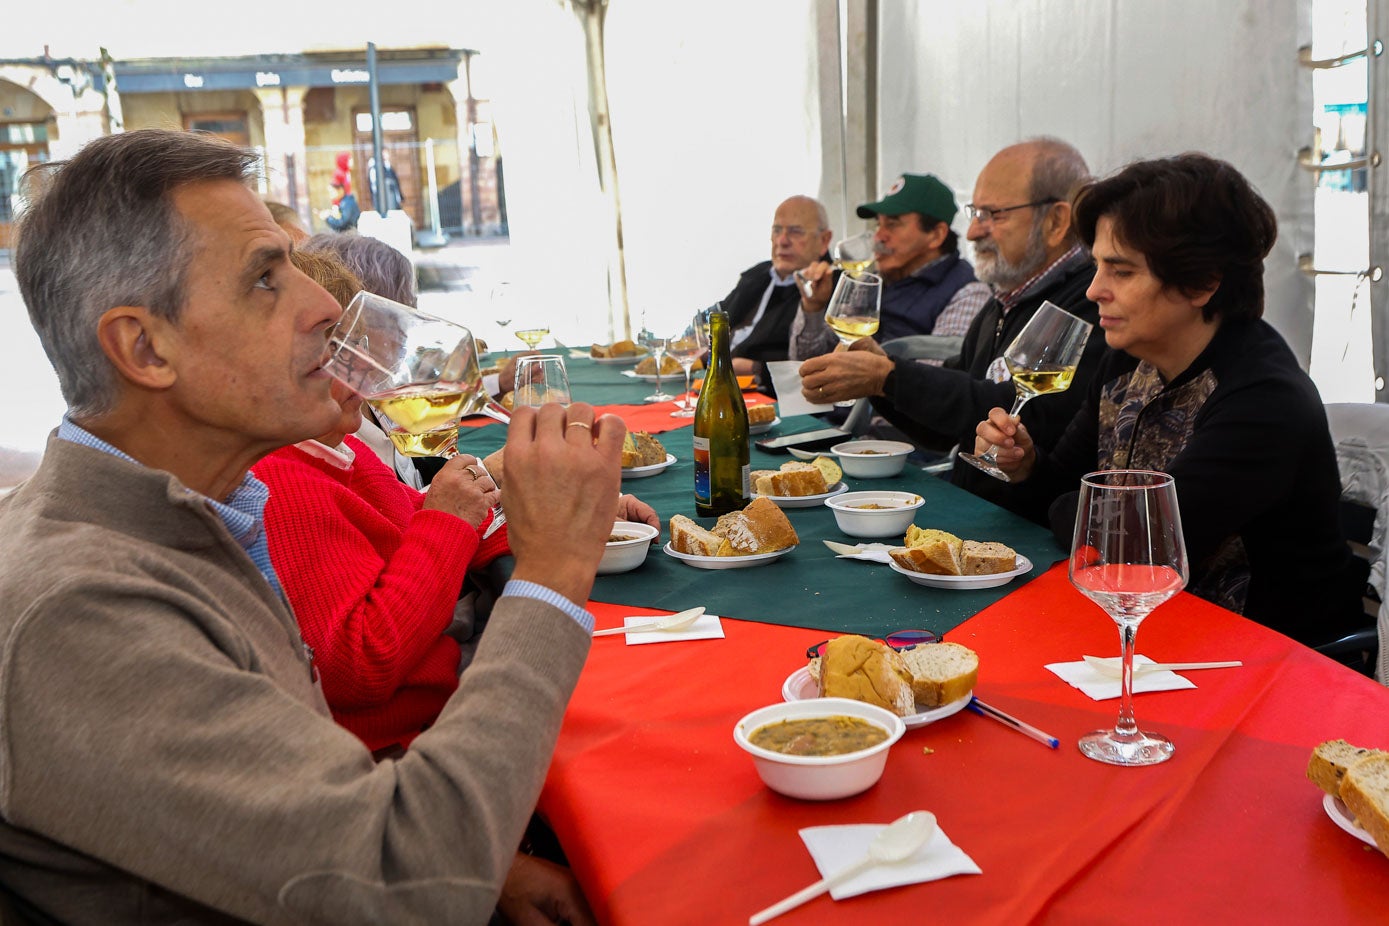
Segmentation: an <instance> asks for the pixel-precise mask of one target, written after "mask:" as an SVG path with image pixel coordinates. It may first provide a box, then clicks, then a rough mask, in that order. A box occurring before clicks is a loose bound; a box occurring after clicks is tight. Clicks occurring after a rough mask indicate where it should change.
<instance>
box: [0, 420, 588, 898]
mask: <svg viewBox="0 0 1389 926" xmlns="http://www.w3.org/2000/svg"><path fill="white" fill-rule="evenodd" d="M0 601H3V602H4V607H3V609H0V883H3V884H4V885H5V887H6V888H8V889H9V890H10V891H11V892H12V894H13V895H15V900H16V904H15V905H16V906H17V907H18V908H19V909H20V911H21V912H31V910H32V911H37V912H39V913H41V914H42V915H43V916H46V917H50V918H52V919H54V920H57V921H61V922H65V923H103V924H124V923H151V924H153V923H172V922H175V921H178V922H227V921H229V920H228V919H227V918H228V917H229V918H230V921H234V920H248V921H252V922H263V923H286V924H289V923H294V924H303V923H333V924H349V923H392V924H402V923H417V922H418V923H444V922H449V923H485V922H486V921H487V918H488V916H489V914H490V912H491V910H492V908H493V906H494V905H495V903H496V899H497V896H498V893H499V891H500V888H501V884H502V881H503V879H504V878H505V876H506V872H507V869H508V866H509V864H510V860H511V858H512V856H513V854H514V851H515V849H516V846H517V844H518V842H519V841H520V837H521V834H522V830H523V829H524V826H525V824H526V821H527V820H528V818H529V815H530V813H531V810H532V808H533V806H534V803H535V800H536V798H537V796H538V794H539V791H540V787H541V784H542V782H543V781H544V777H545V772H546V769H547V767H548V764H549V760H550V755H551V752H552V749H553V747H554V742H555V738H556V736H557V735H558V731H559V726H560V720H561V718H562V716H563V712H564V707H565V703H566V701H567V699H568V696H569V694H570V692H571V691H572V689H573V686H574V684H575V682H576V681H577V678H578V675H579V671H580V669H581V668H582V666H583V662H584V658H585V656H586V654H587V651H588V645H589V636H588V634H587V633H586V632H585V631H584V630H582V629H581V628H580V627H579V626H578V625H577V624H575V622H574V621H573V620H572V619H570V618H569V617H567V616H566V615H564V614H563V613H561V612H560V611H558V610H556V609H554V608H551V607H549V606H548V605H544V604H541V603H539V602H535V601H532V600H530V599H524V598H512V597H504V598H503V599H501V601H499V602H498V604H497V607H496V609H495V611H494V613H493V615H492V618H491V621H490V623H489V624H488V629H487V633H486V634H485V635H484V637H483V639H482V642H481V644H480V645H479V647H478V650H477V655H476V657H475V659H474V660H473V663H472V665H471V667H470V668H469V670H468V672H467V673H466V674H465V675H464V677H463V680H462V684H461V685H460V686H459V689H458V691H457V693H456V694H455V695H454V696H453V698H452V699H451V700H450V701H449V703H448V705H447V706H446V707H445V708H444V711H443V713H442V714H441V715H440V717H439V720H438V722H437V723H436V724H435V726H433V727H432V728H431V729H429V730H428V731H426V732H425V733H424V734H423V735H421V736H420V737H419V739H417V740H416V741H415V744H414V746H413V747H412V748H411V749H410V751H409V753H408V754H407V755H406V756H405V757H404V758H403V759H401V760H400V761H397V762H384V763H382V764H380V765H376V764H373V762H372V760H371V756H370V755H369V754H368V753H367V752H366V750H365V748H364V747H363V746H362V745H361V744H360V743H359V742H358V740H357V739H356V737H354V736H352V735H351V734H349V733H347V732H346V731H345V730H343V729H341V728H339V727H338V726H336V725H335V724H334V723H333V722H332V720H331V719H330V718H329V716H328V712H327V710H326V708H325V706H324V704H323V700H322V698H321V696H320V695H319V694H318V692H317V690H316V689H315V688H314V686H313V684H312V683H311V680H310V670H309V667H308V665H307V664H306V662H305V660H304V657H303V655H302V652H303V651H302V648H301V646H300V644H299V636H298V629H297V626H296V625H295V622H294V618H293V615H292V614H291V613H290V612H289V610H288V609H287V608H286V607H285V606H284V605H283V604H282V603H281V602H280V601H279V599H278V598H277V597H276V596H275V595H274V594H273V593H272V592H271V590H270V588H269V586H268V585H267V584H266V582H265V581H264V579H263V578H262V577H261V575H260V573H259V572H257V571H256V568H255V566H254V565H253V564H252V562H251V561H250V559H249V557H247V556H246V555H245V553H244V552H243V551H242V549H241V548H240V547H239V546H237V544H236V543H235V541H234V540H233V539H232V538H231V536H230V535H229V534H228V533H227V532H226V530H225V529H224V528H223V527H222V525H221V522H220V521H219V520H218V519H217V518H216V516H215V515H213V514H211V513H210V512H209V511H208V510H206V507H205V504H204V503H203V502H201V501H199V500H198V499H197V497H196V496H193V495H191V493H188V491H187V490H186V489H184V488H183V486H182V485H181V484H179V483H178V482H177V481H176V480H174V479H173V478H172V477H170V476H169V475H168V474H166V473H161V472H158V471H154V470H150V469H146V468H144V467H140V466H137V465H134V464H131V463H128V462H125V461H122V460H120V459H118V458H116V457H113V456H110V455H109V454H104V453H102V452H100V451H95V450H91V449H88V448H84V447H80V446H77V445H75V444H71V443H67V442H65V441H60V440H57V439H56V438H55V439H53V440H51V441H50V443H49V447H48V451H47V454H46V455H45V458H44V461H43V464H42V466H41V468H40V470H39V472H38V473H37V474H36V475H35V476H34V478H33V479H31V480H30V481H29V482H28V483H27V484H25V485H24V486H22V487H21V488H19V489H17V490H16V491H14V492H13V493H11V494H10V495H9V496H7V497H6V498H4V499H3V500H0ZM218 911H221V912H220V913H219V912H218ZM224 915H225V916H224Z"/></svg>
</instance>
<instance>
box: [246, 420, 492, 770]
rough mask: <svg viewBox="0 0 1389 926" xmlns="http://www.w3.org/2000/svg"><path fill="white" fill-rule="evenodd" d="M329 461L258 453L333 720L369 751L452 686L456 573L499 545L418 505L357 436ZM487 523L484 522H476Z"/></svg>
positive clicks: (269, 511) (290, 585) (409, 730)
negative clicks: (349, 454) (342, 460)
mask: <svg viewBox="0 0 1389 926" xmlns="http://www.w3.org/2000/svg"><path fill="white" fill-rule="evenodd" d="M347 444H348V446H350V447H351V448H352V449H353V451H354V452H355V453H356V460H355V461H354V462H353V464H352V466H351V467H350V468H349V469H345V470H344V469H338V468H337V467H335V466H333V465H332V464H330V463H328V462H327V461H325V460H320V459H317V458H315V457H313V456H310V455H309V454H307V453H305V452H304V451H302V450H300V449H298V448H297V447H284V448H282V449H280V450H277V451H276V452H274V453H272V454H270V455H269V456H267V457H266V458H265V459H263V460H261V461H260V462H259V463H257V464H256V465H255V466H254V467H253V470H254V472H255V474H256V476H257V477H258V478H259V479H261V480H262V481H263V482H264V483H265V484H266V485H267V486H269V487H270V501H269V502H268V503H267V504H266V506H265V529H266V535H267V540H268V541H269V546H270V559H271V562H272V563H273V564H274V566H275V572H276V574H277V575H278V576H279V579H280V584H281V585H282V586H283V587H284V590H285V595H286V597H288V599H289V603H290V605H291V607H293V608H294V613H295V615H296V616H297V617H298V619H299V627H300V630H301V631H302V633H303V635H304V642H306V643H307V644H308V645H309V646H311V647H312V648H313V651H314V663H315V665H316V666H317V667H318V670H319V673H320V674H321V676H322V678H323V694H324V696H325V697H326V698H327V699H328V706H329V707H330V708H331V709H332V711H333V716H334V717H335V718H337V720H338V722H339V723H340V724H342V725H343V726H344V727H346V728H347V729H349V730H351V731H352V732H353V733H355V734H357V736H358V737H360V738H361V739H362V741H363V742H365V743H366V744H367V746H368V747H369V748H370V749H372V750H373V751H374V750H377V749H380V748H382V747H384V746H389V745H390V744H392V743H401V744H403V745H408V744H409V742H410V740H412V739H413V738H414V737H415V736H416V735H417V734H419V732H420V731H421V730H422V729H423V728H424V727H425V726H426V725H427V724H429V723H431V722H432V721H433V720H434V718H435V717H436V716H437V715H438V713H439V710H440V709H441V708H442V707H443V706H444V702H445V701H447V700H448V698H449V695H451V694H452V693H453V691H454V689H455V688H457V687H458V656H459V650H458V644H457V643H456V642H455V641H454V640H453V638H451V637H447V636H444V630H445V629H446V628H447V627H448V626H449V623H450V622H451V621H452V620H453V609H454V605H455V604H456V603H457V600H458V593H459V590H460V589H461V588H462V585H463V577H464V574H465V573H466V572H467V570H468V568H469V567H470V566H483V565H486V564H487V563H489V562H491V561H492V560H493V559H495V558H497V557H498V556H500V555H502V554H504V553H506V552H508V548H507V539H506V530H505V528H503V529H502V530H499V531H497V533H496V534H494V535H492V536H491V537H489V538H488V539H487V541H486V542H485V543H482V544H479V541H478V537H479V534H480V530H474V529H473V528H472V527H471V526H469V525H468V523H467V522H466V521H463V520H462V519H460V518H457V517H454V516H453V515H451V514H447V513H445V512H441V511H431V510H426V509H424V508H422V507H421V506H422V505H423V502H424V495H423V493H420V492H417V491H415V490H414V489H412V488H410V487H409V486H406V485H404V484H402V483H401V482H400V481H399V480H398V479H397V478H396V475H395V473H394V472H392V471H391V470H390V468H388V467H387V466H386V465H385V464H384V463H382V462H381V460H380V459H379V458H377V456H376V454H375V453H373V452H372V451H371V449H370V448H368V447H367V446H366V445H365V444H363V443H362V442H361V441H359V440H357V439H356V438H355V437H348V438H347ZM486 523H487V522H484V524H483V526H484V527H485V525H486Z"/></svg>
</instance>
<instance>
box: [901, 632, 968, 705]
mask: <svg viewBox="0 0 1389 926" xmlns="http://www.w3.org/2000/svg"><path fill="white" fill-rule="evenodd" d="M901 656H902V662H903V664H904V665H905V666H906V668H907V672H908V673H909V674H910V676H911V679H912V694H913V695H914V696H915V698H916V703H917V704H919V705H920V706H921V707H922V708H926V709H930V708H936V707H941V706H942V705H945V704H950V703H951V702H953V701H958V700H960V699H961V698H963V697H964V696H965V695H967V694H969V693H970V692H971V691H973V690H974V685H975V683H976V682H978V681H979V654H978V653H976V652H975V651H974V650H972V649H970V648H969V647H968V646H961V645H960V644H959V643H944V642H942V643H924V644H921V645H920V646H917V647H914V648H913V649H909V650H903V651H902V653H901Z"/></svg>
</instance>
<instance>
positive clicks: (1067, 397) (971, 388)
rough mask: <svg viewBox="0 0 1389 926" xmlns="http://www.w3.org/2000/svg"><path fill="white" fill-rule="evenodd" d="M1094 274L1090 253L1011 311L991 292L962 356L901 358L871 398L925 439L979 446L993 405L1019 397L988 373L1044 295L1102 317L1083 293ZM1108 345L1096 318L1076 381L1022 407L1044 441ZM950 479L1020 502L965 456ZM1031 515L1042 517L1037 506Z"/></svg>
mask: <svg viewBox="0 0 1389 926" xmlns="http://www.w3.org/2000/svg"><path fill="white" fill-rule="evenodd" d="M1094 276H1095V268H1094V266H1093V265H1092V264H1091V263H1090V262H1089V261H1088V260H1087V261H1080V262H1077V263H1076V264H1075V266H1073V267H1072V268H1071V269H1070V270H1068V271H1066V272H1064V273H1062V274H1061V276H1060V277H1058V278H1057V279H1056V280H1055V281H1054V282H1052V283H1051V285H1049V286H1047V287H1045V288H1043V289H1041V290H1039V291H1037V292H1035V293H1032V294H1031V295H1030V296H1028V298H1026V299H1024V300H1023V301H1022V302H1020V303H1018V304H1017V305H1016V306H1014V307H1013V310H1012V311H1011V312H1009V313H1008V314H1006V315H1005V314H1004V313H1003V306H1002V304H1001V303H1000V302H999V301H998V300H997V299H990V300H989V301H988V302H986V303H985V304H984V308H982V309H980V310H979V314H978V315H976V316H975V317H974V322H973V323H972V324H971V325H970V326H969V331H968V332H967V333H966V334H965V340H964V344H963V345H962V346H961V348H960V355H959V356H958V357H955V358H954V359H952V360H947V361H946V362H945V364H944V366H938V367H937V366H931V365H929V364H924V363H917V362H916V361H914V360H898V361H897V362H896V365H895V367H894V369H893V371H892V373H891V374H889V375H888V378H887V383H886V385H885V387H884V390H883V391H884V393H885V395H884V396H882V397H878V398H875V399H873V407H874V408H875V409H877V410H878V412H879V413H880V414H882V415H883V416H884V417H886V418H887V419H888V420H889V421H891V422H892V423H893V424H894V425H896V426H897V427H898V428H899V429H900V430H901V431H902V432H903V433H904V434H906V435H908V436H909V437H910V438H911V439H912V440H913V441H915V442H916V443H918V444H920V445H921V446H924V447H934V448H936V449H939V450H948V449H950V448H951V447H953V446H954V445H955V444H959V445H960V447H961V449H962V450H963V451H965V452H971V451H973V449H974V429H975V427H976V426H977V425H978V424H979V422H981V421H983V420H984V419H985V418H986V417H987V416H988V414H989V409H991V408H995V407H1000V408H1009V407H1011V406H1012V404H1013V399H1014V397H1015V392H1014V389H1013V384H1012V381H1011V380H1005V381H1004V382H1001V383H994V382H990V381H988V380H987V379H985V378H984V374H985V373H986V372H987V371H988V369H989V365H990V364H992V363H993V361H994V360H995V359H996V358H998V357H1001V356H1002V355H1003V352H1004V351H1005V350H1007V349H1008V345H1009V344H1011V343H1012V341H1013V338H1015V337H1016V336H1017V334H1018V332H1019V331H1021V330H1022V327H1023V325H1025V324H1027V321H1028V319H1030V318H1031V317H1032V316H1033V315H1034V314H1035V313H1036V311H1037V308H1038V307H1039V306H1040V305H1041V304H1042V303H1043V302H1047V301H1050V302H1052V303H1055V304H1056V305H1058V306H1060V307H1061V308H1063V309H1065V310H1066V311H1068V312H1072V313H1074V314H1075V315H1078V316H1079V317H1081V318H1083V319H1085V320H1086V321H1088V322H1090V323H1092V324H1095V323H1097V322H1098V321H1099V309H1098V308H1097V307H1096V306H1095V303H1093V302H1091V301H1090V300H1089V299H1087V298H1086V296H1085V291H1086V290H1087V289H1089V287H1090V281H1091V280H1092V279H1093V278H1094ZM1106 350H1107V348H1106V347H1105V343H1104V336H1103V333H1102V332H1101V331H1100V330H1099V328H1098V325H1097V326H1096V328H1095V330H1094V331H1092V332H1091V333H1090V341H1089V343H1087V344H1086V345H1085V354H1084V356H1082V358H1081V361H1080V364H1079V365H1078V366H1077V368H1076V377H1075V379H1074V380H1073V381H1072V383H1071V388H1070V389H1069V390H1067V391H1066V392H1062V393H1057V394H1055V395H1047V396H1042V397H1041V398H1039V399H1036V400H1035V401H1032V402H1028V403H1027V405H1025V406H1023V410H1022V421H1023V424H1025V425H1027V430H1028V433H1030V434H1031V435H1032V439H1033V440H1034V441H1036V442H1037V443H1038V445H1040V446H1044V447H1045V446H1051V445H1053V444H1055V442H1056V441H1057V440H1058V439H1059V438H1060V437H1061V434H1062V432H1063V431H1064V430H1065V428H1066V425H1067V424H1069V423H1070V421H1071V418H1073V417H1074V416H1075V413H1076V409H1077V408H1079V407H1080V403H1081V400H1082V399H1083V398H1084V396H1085V391H1086V387H1087V386H1088V384H1089V382H1090V380H1091V379H1092V378H1093V376H1094V373H1095V369H1096V368H1097V366H1098V365H1099V360H1100V357H1101V356H1102V355H1103V354H1104V353H1105V351H1106ZM950 479H951V481H952V482H954V483H955V484H956V485H960V486H963V487H965V488H967V489H969V491H971V492H973V493H974V494H975V495H978V496H981V497H982V498H987V499H989V500H990V501H992V502H995V503H997V504H1000V505H1003V506H1005V507H1008V508H1014V504H1013V502H1012V500H1011V498H1010V497H1009V493H1007V492H1006V491H1004V490H1005V489H1006V483H1002V482H999V481H998V480H997V479H994V478H993V477H992V476H989V475H987V474H985V473H981V472H979V471H978V470H976V469H975V468H974V467H972V466H970V465H969V464H967V463H963V462H957V463H956V464H955V469H954V471H953V472H952V473H951V475H950ZM1014 510H1016V509H1014ZM1033 516H1034V517H1036V516H1035V513H1034V515H1033Z"/></svg>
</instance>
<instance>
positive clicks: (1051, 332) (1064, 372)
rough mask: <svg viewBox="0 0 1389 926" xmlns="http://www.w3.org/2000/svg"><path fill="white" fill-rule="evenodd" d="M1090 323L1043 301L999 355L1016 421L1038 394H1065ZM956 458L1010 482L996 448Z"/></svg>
mask: <svg viewBox="0 0 1389 926" xmlns="http://www.w3.org/2000/svg"><path fill="white" fill-rule="evenodd" d="M1091 327H1092V326H1091V324H1090V323H1089V322H1087V321H1085V320H1084V319H1081V318H1077V317H1076V316H1074V315H1072V314H1071V313H1070V312H1067V311H1066V310H1065V309H1063V308H1061V307H1060V306H1058V305H1056V304H1055V303H1052V302H1043V303H1042V304H1041V305H1040V306H1039V307H1038V308H1037V311H1036V313H1035V314H1034V315H1033V316H1032V317H1031V318H1029V319H1028V320H1027V324H1026V325H1023V326H1022V330H1021V331H1019V332H1018V336H1017V337H1016V338H1014V339H1013V343H1012V344H1009V345H1008V349H1007V350H1006V351H1004V353H1003V362H1004V363H1005V364H1007V366H1008V374H1009V375H1010V376H1011V377H1012V378H1013V390H1014V393H1015V395H1016V396H1017V397H1016V398H1015V399H1014V400H1013V407H1012V408H1011V409H1010V410H1009V411H1008V415H1009V417H1011V418H1017V417H1018V415H1019V414H1021V412H1022V407H1023V406H1024V405H1026V404H1027V403H1028V402H1029V401H1031V400H1032V399H1035V398H1036V397H1037V396H1039V395H1050V394H1051V393H1053V392H1065V391H1066V390H1067V389H1069V388H1071V381H1072V380H1073V379H1075V375H1076V366H1077V365H1078V364H1079V363H1080V356H1081V354H1083V353H1084V352H1085V342H1086V341H1087V340H1089V338H1090V329H1091ZM960 459H961V460H964V461H965V462H966V463H968V464H969V465H970V466H973V467H975V468H976V469H980V470H983V471H984V472H986V473H988V474H989V475H990V476H992V477H994V478H995V479H1002V480H1003V481H1004V482H1008V481H1010V480H1009V478H1008V474H1007V473H1005V472H1004V471H1003V470H1002V469H1001V468H1000V467H999V465H998V447H997V446H993V447H990V448H989V449H988V450H986V451H984V452H983V453H981V454H977V455H976V454H973V453H962V454H960Z"/></svg>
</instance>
